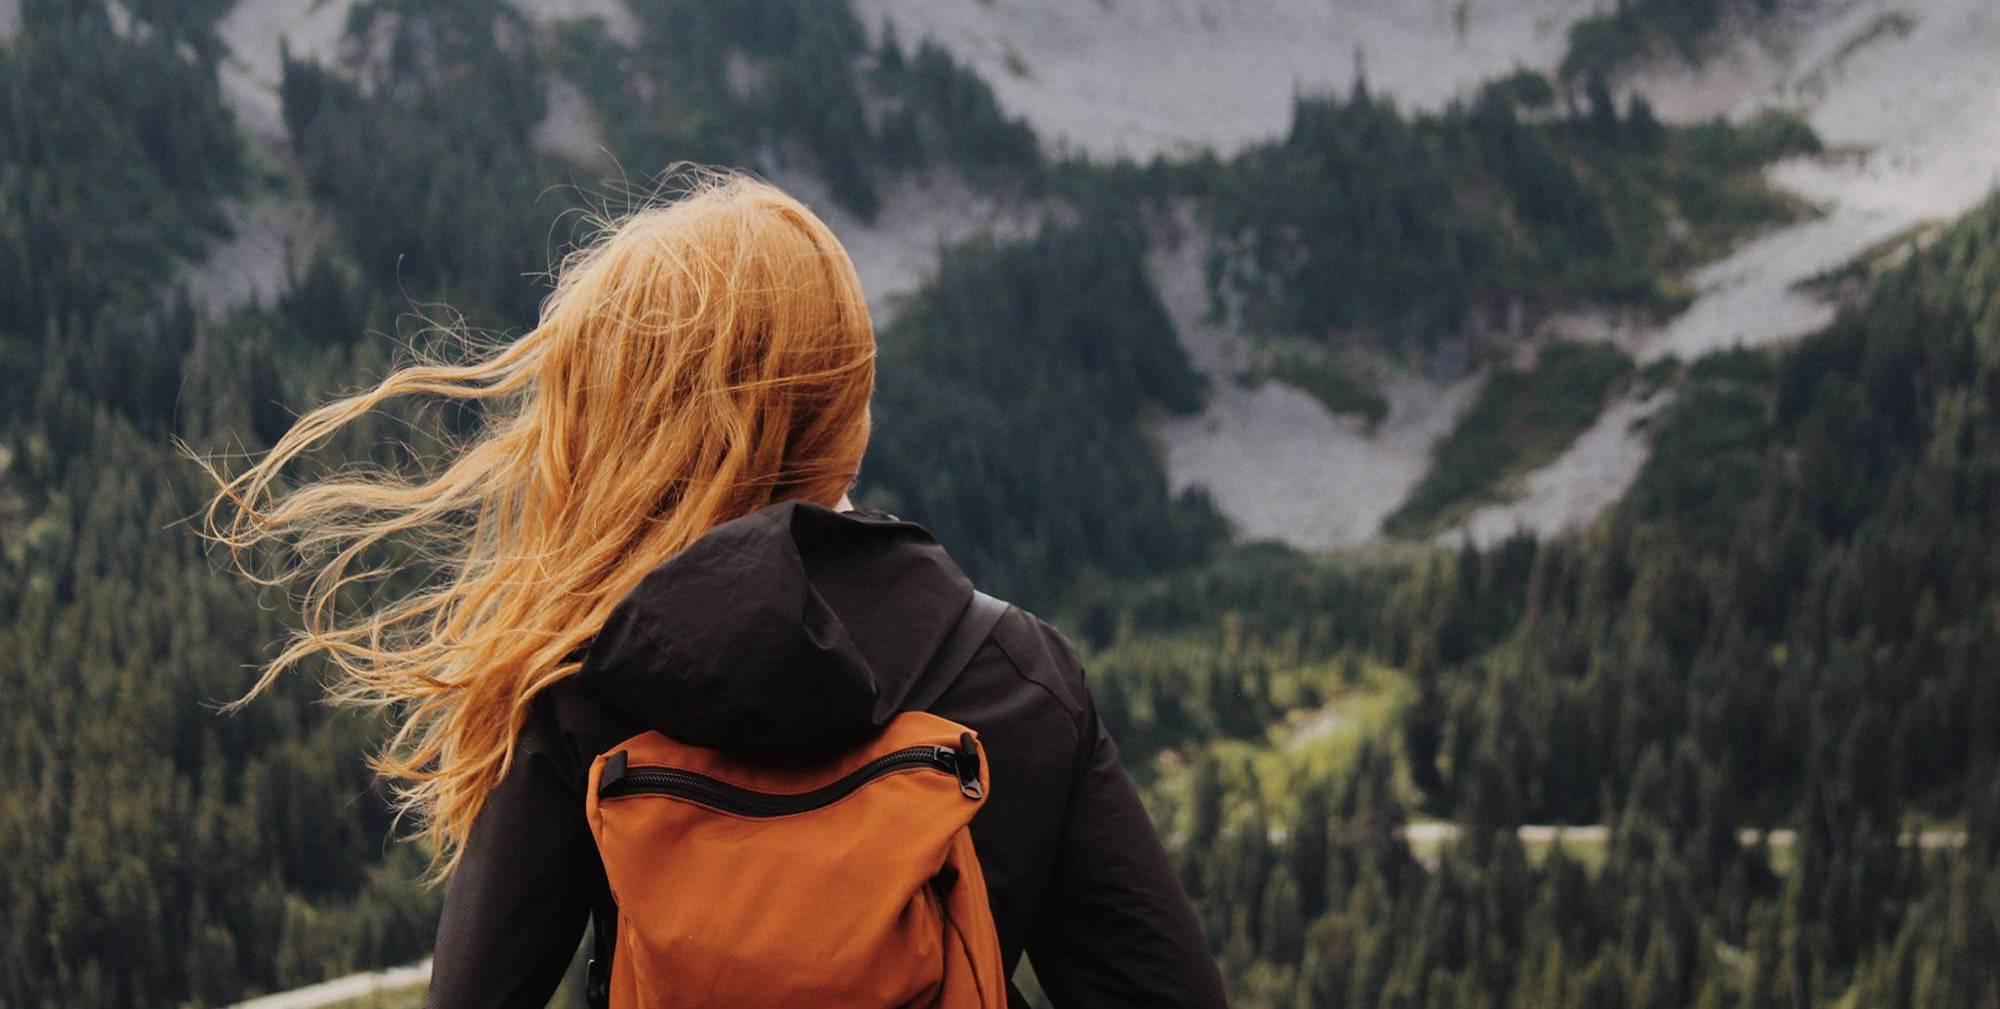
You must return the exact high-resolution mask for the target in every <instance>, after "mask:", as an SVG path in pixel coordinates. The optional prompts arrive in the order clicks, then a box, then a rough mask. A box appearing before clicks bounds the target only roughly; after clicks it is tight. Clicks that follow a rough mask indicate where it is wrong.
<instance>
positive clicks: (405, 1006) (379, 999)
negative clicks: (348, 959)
mask: <svg viewBox="0 0 2000 1009" xmlns="http://www.w3.org/2000/svg"><path fill="white" fill-rule="evenodd" d="M428 987H429V986H428V985H425V984H421V983H419V984H413V985H408V986H406V987H402V988H392V989H384V990H382V991H375V992H370V993H368V994H366V995H363V996H361V997H360V998H354V999H348V1000H347V1001H345V1002H335V1003H334V1004H332V1005H330V1006H327V1007H326V1009H422V1006H423V1004H424V992H425V990H426V989H427V988H428Z"/></svg>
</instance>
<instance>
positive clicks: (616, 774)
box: [597, 750, 625, 795]
mask: <svg viewBox="0 0 2000 1009" xmlns="http://www.w3.org/2000/svg"><path fill="white" fill-rule="evenodd" d="M624 776H625V751H624V750H619V751H617V752H616V753H613V754H612V755H610V756H608V757H606V758H604V770H602V771H599V772H598V773H597V794H598V795H603V794H604V793H606V792H609V791H611V786H613V785H616V784H618V779H620V778H623V777H624Z"/></svg>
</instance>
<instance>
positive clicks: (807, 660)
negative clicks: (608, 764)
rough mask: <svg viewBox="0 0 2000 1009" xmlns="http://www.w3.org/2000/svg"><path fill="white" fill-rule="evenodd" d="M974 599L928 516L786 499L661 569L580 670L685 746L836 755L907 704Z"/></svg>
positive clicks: (614, 616)
mask: <svg viewBox="0 0 2000 1009" xmlns="http://www.w3.org/2000/svg"><path fill="white" fill-rule="evenodd" d="M971 598H972V583H971V581H970V580H968V579H967V578H966V576H965V574H964V572H962V571H960V570H959V568H958V566H957V565H956V564H954V563H953V562H952V560H951V558H950V557H949V556H947V555H946V553H945V551H944V548H943V547H941V546H939V545H938V542H937V540H936V539H935V538H934V537H932V536H931V534H930V533H929V532H928V531H927V530H925V529H924V528H923V527H922V526H919V525H917V524H915V523H913V522H905V521H902V520H901V519H897V518H895V517H894V516H891V515H887V514H884V513H882V512H872V511H861V512H836V511H833V510H831V509H828V508H825V507H822V506H819V505H815V504H808V503H805V502H798V501H788V502H783V503H780V504H775V505H770V506H768V507H765V508H763V509H760V510H758V511H755V512H752V513H750V514H749V515H745V516H743V517H742V518H738V519H735V520H733V521H730V522H726V523H723V524H722V525H719V526H716V527H715V528H714V529H712V530H710V531H709V532H708V533H707V534H705V535H703V536H702V537H701V538H700V539H698V540H696V541H695V542H694V543H692V544H690V545H689V546H688V547H687V548H686V549H685V550H682V551H681V552H680V553H678V554H676V555H675V556H674V557H672V558H671V559H669V560H667V561H666V562H665V563H663V564H661V565H660V566H659V567H657V568H654V569H653V570H652V571H651V572H650V573H648V574H647V575H646V577H645V579H644V580H643V581H641V582H640V583H639V585H638V587H636V588H634V589H633V590H632V591H631V593H629V594H628V595H627V596H626V597H625V598H624V599H623V600H621V601H620V602H619V603H618V605H617V607H616V608H614V609H613V610H612V613H611V616H610V617H609V618H608V619H607V620H606V621H605V623H604V627H603V628H602V629H601V630H600V631H599V632H598V634H597V636H596V637H595V638H594V639H593V640H592V642H591V644H590V647H589V650H588V651H587V652H586V653H585V655H584V659H583V665H582V668H581V669H580V670H579V672H578V673H577V677H578V679H579V680H580V681H581V682H582V683H583V684H584V685H585V686H587V687H589V688H590V689H591V690H592V691H593V692H595V693H597V694H598V695H599V696H601V697H603V698H604V699H605V700H607V701H609V702H610V703H611V704H612V705H613V706H615V707H617V708H618V709H620V710H621V711H622V712H623V713H624V714H626V715H628V716H630V717H631V718H633V719H635V720H637V721H639V722H641V723H643V724H645V725H646V726H647V727H649V728H653V729H657V730H659V731H660V732H662V733H665V734H666V735H668V736H671V737H673V738H675V739H678V740H681V741H682V742H686V743H691V744H693V745H696V746H705V747H709V748H712V749H719V750H727V751H731V752H735V753H741V754H745V755H763V756H809V755H813V754H820V753H830V752H832V751H835V750H839V749H843V748H846V747H848V746H852V745H855V744H858V743H860V742H863V741H865V740H866V739H868V738H869V737H870V736H872V735H873V734H874V733H875V731H876V730H878V729H880V728H881V727H882V726H883V725H885V724H887V722H888V720H889V719H890V718H891V717H893V716H894V715H895V714H896V712H897V711H898V710H900V707H901V704H902V701H903V698H904V697H905V696H906V695H907V694H908V693H909V691H910V689H911V688H912V687H913V686H914V685H915V683H916V681H917V680H918V678H919V677H920V676H921V675H922V673H923V672H924V670H925V669H926V668H927V667H928V665H929V663H930V660H931V658H932V656H933V654H934V653H936V651H937V650H938V648H939V646H940V645H941V644H942V643H943V641H944V639H945V636H946V635H947V634H948V633H949V632H950V631H951V628H952V626H953V624H954V623H956V621H957V619H958V616H959V614H960V613H961V612H962V611H963V610H964V609H965V607H966V605H967V604H968V603H969V602H970V601H971Z"/></svg>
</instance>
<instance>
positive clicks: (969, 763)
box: [954, 732, 986, 799]
mask: <svg viewBox="0 0 2000 1009" xmlns="http://www.w3.org/2000/svg"><path fill="white" fill-rule="evenodd" d="M954 756H955V757H956V758H957V759H956V761H955V763H956V764H957V765H958V790H959V791H960V792H962V793H964V794H965V797H966V798H968V799H977V798H979V797H980V796H982V795H985V794H986V787H985V786H984V785H981V784H980V783H979V747H978V746H976V745H974V744H973V742H972V733H970V732H961V733H959V734H958V752H957V753H956V754H955V755H954Z"/></svg>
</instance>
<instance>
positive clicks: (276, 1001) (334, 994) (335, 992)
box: [229, 957, 431, 1009]
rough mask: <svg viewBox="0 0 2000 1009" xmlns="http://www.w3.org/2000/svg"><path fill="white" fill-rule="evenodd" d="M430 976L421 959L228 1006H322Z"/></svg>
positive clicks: (302, 1008) (407, 985)
mask: <svg viewBox="0 0 2000 1009" xmlns="http://www.w3.org/2000/svg"><path fill="white" fill-rule="evenodd" d="M430 977H431V961H430V958H429V957H425V958H424V959H423V960H422V961H419V962H417V963H413V964H410V965H408V966H405V967H391V968H389V969H388V970H380V971H368V972H366V973H362V974H349V975H348V976H346V977H343V978H335V979H334V980H332V981H325V982H322V983H320V984H316V985H309V986H307V987H304V988H294V989H292V990H291V991H281V992H278V993H277V994H274V995H265V996H263V997H261V998H253V999H251V1000H250V1001H248V1002H238V1003H236V1004H235V1005H234V1006H231V1007H229V1009H322V1007H324V1006H330V1005H336V1004H338V1003H341V1002H346V1001H348V1000H349V999H357V998H361V997H363V996H366V995H372V994H375V993H376V992H383V991H395V990H398V989H402V988H413V987H415V986H417V985H420V984H424V983H425V982H427V981H429V980H430Z"/></svg>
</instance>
